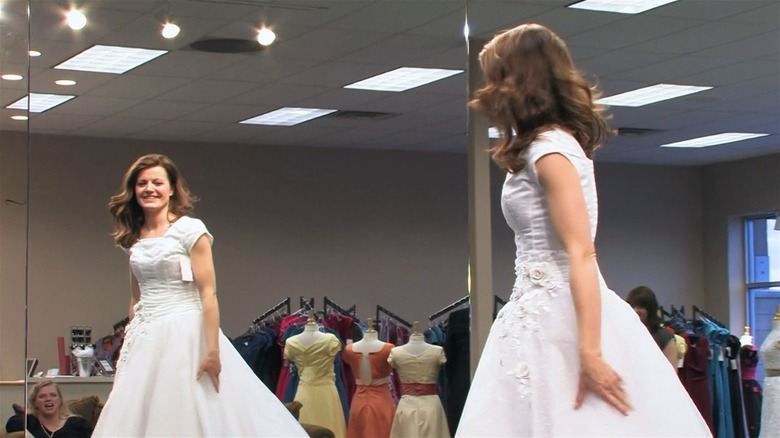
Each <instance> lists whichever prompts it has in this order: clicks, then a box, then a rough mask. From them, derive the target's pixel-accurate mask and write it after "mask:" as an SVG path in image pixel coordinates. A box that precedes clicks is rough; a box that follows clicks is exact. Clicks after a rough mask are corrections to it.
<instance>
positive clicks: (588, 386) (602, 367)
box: [574, 356, 632, 415]
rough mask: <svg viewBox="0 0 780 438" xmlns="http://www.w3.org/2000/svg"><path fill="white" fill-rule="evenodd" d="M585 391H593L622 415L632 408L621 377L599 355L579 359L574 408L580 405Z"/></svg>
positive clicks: (583, 399)
mask: <svg viewBox="0 0 780 438" xmlns="http://www.w3.org/2000/svg"><path fill="white" fill-rule="evenodd" d="M587 391H593V392H595V393H596V395H598V396H599V397H601V398H603V399H604V400H605V401H606V402H607V403H609V404H610V405H612V406H613V407H614V408H615V409H617V410H618V411H620V413H622V414H623V415H628V412H629V411H630V410H631V409H632V408H631V404H630V402H629V400H628V394H626V391H625V389H624V387H623V378H621V377H620V375H619V374H618V373H617V372H615V370H614V369H612V367H611V366H609V364H608V363H606V362H605V361H604V359H602V358H601V357H600V356H590V357H583V358H582V360H581V371H580V383H579V390H578V391H577V399H576V400H575V402H574V409H579V408H580V406H582V403H583V402H584V401H585V393H586V392H587Z"/></svg>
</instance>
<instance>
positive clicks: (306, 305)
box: [300, 297, 315, 310]
mask: <svg viewBox="0 0 780 438" xmlns="http://www.w3.org/2000/svg"><path fill="white" fill-rule="evenodd" d="M300 301H301V304H300V305H301V310H315V309H314V297H311V298H309V299H308V300H307V299H306V298H304V297H301V300H300Z"/></svg>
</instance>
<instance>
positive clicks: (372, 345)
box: [352, 329, 385, 383]
mask: <svg viewBox="0 0 780 438" xmlns="http://www.w3.org/2000/svg"><path fill="white" fill-rule="evenodd" d="M384 347H385V343H384V342H382V341H380V340H379V337H378V333H377V331H376V330H372V329H369V330H367V331H366V332H365V333H364V334H363V339H361V340H359V341H357V342H355V343H354V344H352V351H354V352H355V353H361V359H360V373H359V375H358V377H359V378H360V380H361V381H362V382H364V383H369V382H371V362H370V359H369V354H371V353H376V352H377V351H381V350H382V348H384Z"/></svg>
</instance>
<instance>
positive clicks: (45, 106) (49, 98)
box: [6, 93, 76, 113]
mask: <svg viewBox="0 0 780 438" xmlns="http://www.w3.org/2000/svg"><path fill="white" fill-rule="evenodd" d="M29 97H30V110H29V111H30V112H31V113H42V112H44V111H46V110H49V109H51V108H54V107H55V106H57V105H60V104H63V103H65V102H67V101H69V100H71V99H73V98H74V97H76V96H70V95H65V94H41V93H30V96H29ZM6 108H8V109H18V110H27V96H24V97H23V98H21V99H19V100H17V101H16V102H14V103H12V104H10V105H8V106H7V107H6Z"/></svg>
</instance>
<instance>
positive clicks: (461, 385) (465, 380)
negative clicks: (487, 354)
mask: <svg viewBox="0 0 780 438" xmlns="http://www.w3.org/2000/svg"><path fill="white" fill-rule="evenodd" d="M469 315H470V309H468V308H465V309H459V310H456V311H454V312H452V313H450V316H449V319H448V321H447V330H446V331H447V335H446V338H445V340H444V354H445V355H446V356H447V363H446V365H445V369H446V371H447V382H449V393H448V394H447V423H448V426H449V428H450V433H452V434H453V436H454V435H455V431H456V430H457V428H458V423H459V422H460V416H461V414H462V413H463V406H464V405H465V404H466V397H468V394H469V389H470V388H471V348H470V338H471V337H470V326H471V320H470V317H469Z"/></svg>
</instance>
